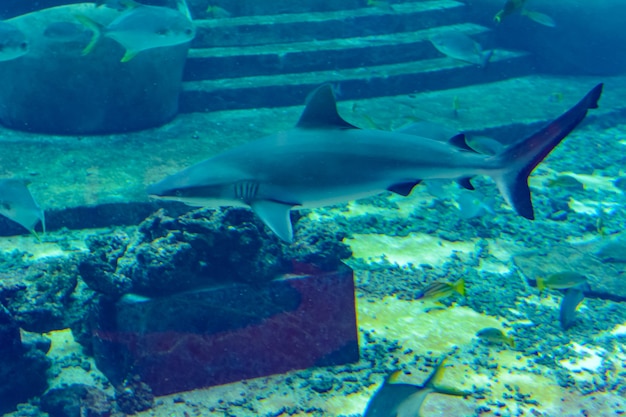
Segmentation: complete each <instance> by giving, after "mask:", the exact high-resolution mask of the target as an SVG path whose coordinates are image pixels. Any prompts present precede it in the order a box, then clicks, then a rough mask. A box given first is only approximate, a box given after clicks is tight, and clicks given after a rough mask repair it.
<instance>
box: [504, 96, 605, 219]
mask: <svg viewBox="0 0 626 417" xmlns="http://www.w3.org/2000/svg"><path fill="white" fill-rule="evenodd" d="M602 87H603V84H598V85H596V86H595V87H594V88H592V89H591V91H589V93H587V95H586V96H585V97H584V98H583V99H582V100H580V101H579V102H578V103H577V104H576V105H575V106H574V107H572V108H571V109H569V110H568V111H566V112H565V113H563V114H562V115H561V116H559V117H558V118H556V119H555V120H554V121H552V122H551V123H549V124H548V125H547V126H545V127H544V128H543V129H541V130H539V131H538V132H535V133H534V134H532V135H530V136H529V137H527V138H525V139H523V140H521V141H519V142H517V143H515V144H513V145H511V146H509V147H507V148H506V149H505V150H504V151H503V152H501V153H500V154H498V155H495V156H494V157H493V158H495V161H496V163H497V165H498V166H499V167H500V168H501V169H500V170H498V172H497V173H496V174H494V175H493V178H494V179H495V181H496V184H497V185H498V188H499V190H500V193H501V194H502V196H503V197H504V199H505V200H506V201H507V202H508V203H509V204H510V205H511V206H513V208H514V209H515V211H516V212H517V213H518V214H519V215H520V216H523V217H526V218H527V219H530V220H533V219H534V218H535V214H534V210H533V205H532V202H531V199H530V189H529V188H528V176H529V175H530V173H531V172H532V171H533V170H534V169H535V167H536V166H537V165H538V164H539V163H540V162H541V161H543V159H544V158H545V157H546V156H548V154H549V153H550V152H551V151H552V149H554V148H555V147H556V146H557V145H558V144H559V143H561V141H562V140H563V139H564V138H565V137H566V136H567V135H568V134H569V133H570V132H571V131H572V130H574V128H575V127H576V126H578V124H579V123H580V122H582V121H583V119H584V118H585V116H586V115H587V111H588V110H589V109H595V108H597V107H598V100H599V98H600V95H601V94H602Z"/></svg>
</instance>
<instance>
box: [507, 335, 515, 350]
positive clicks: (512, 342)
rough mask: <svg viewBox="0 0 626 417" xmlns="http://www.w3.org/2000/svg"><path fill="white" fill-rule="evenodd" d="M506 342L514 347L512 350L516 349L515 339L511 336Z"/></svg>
mask: <svg viewBox="0 0 626 417" xmlns="http://www.w3.org/2000/svg"><path fill="white" fill-rule="evenodd" d="M506 342H507V344H508V345H509V346H510V347H512V348H514V347H515V339H513V338H512V337H511V336H509V337H507V338H506Z"/></svg>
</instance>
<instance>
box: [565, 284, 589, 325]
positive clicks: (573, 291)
mask: <svg viewBox="0 0 626 417" xmlns="http://www.w3.org/2000/svg"><path fill="white" fill-rule="evenodd" d="M584 298H585V294H584V293H583V291H582V290H581V289H579V288H570V289H568V290H567V291H566V292H565V295H564V296H563V299H562V300H561V308H560V309H559V321H560V322H561V327H562V328H563V330H567V329H569V328H570V327H572V325H573V324H574V320H575V318H576V310H577V309H578V306H579V305H580V303H581V302H582V301H583V299H584Z"/></svg>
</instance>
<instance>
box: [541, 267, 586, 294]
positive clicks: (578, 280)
mask: <svg viewBox="0 0 626 417" xmlns="http://www.w3.org/2000/svg"><path fill="white" fill-rule="evenodd" d="M586 283H587V277H585V276H584V275H581V274H579V273H577V272H572V271H565V272H557V273H555V274H550V275H548V276H547V277H545V278H543V277H537V288H538V289H539V291H543V290H544V289H545V288H551V289H553V290H565V289H568V288H581V287H582V286H584V285H585V284H586Z"/></svg>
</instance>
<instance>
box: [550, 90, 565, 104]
mask: <svg viewBox="0 0 626 417" xmlns="http://www.w3.org/2000/svg"><path fill="white" fill-rule="evenodd" d="M548 101H549V102H550V103H561V102H562V101H563V93H561V92H559V91H556V92H554V93H552V94H550V95H549V96H548Z"/></svg>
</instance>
